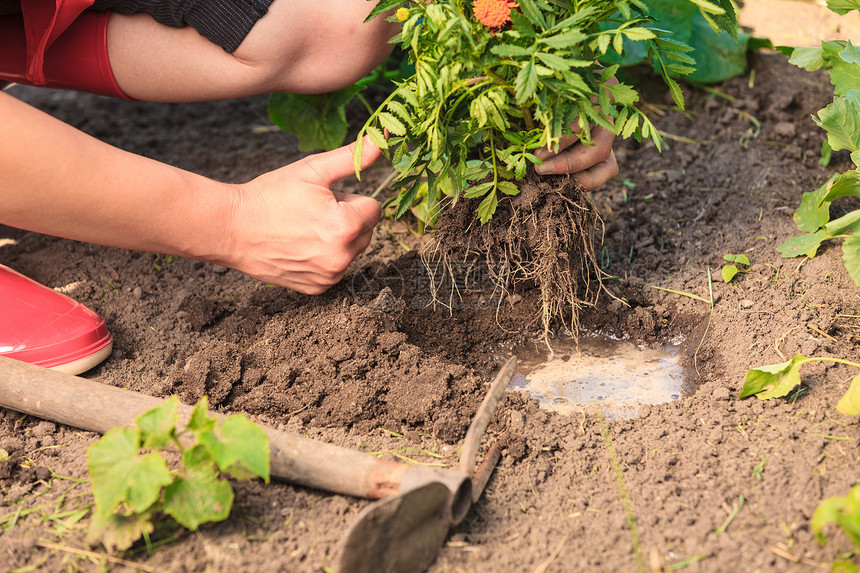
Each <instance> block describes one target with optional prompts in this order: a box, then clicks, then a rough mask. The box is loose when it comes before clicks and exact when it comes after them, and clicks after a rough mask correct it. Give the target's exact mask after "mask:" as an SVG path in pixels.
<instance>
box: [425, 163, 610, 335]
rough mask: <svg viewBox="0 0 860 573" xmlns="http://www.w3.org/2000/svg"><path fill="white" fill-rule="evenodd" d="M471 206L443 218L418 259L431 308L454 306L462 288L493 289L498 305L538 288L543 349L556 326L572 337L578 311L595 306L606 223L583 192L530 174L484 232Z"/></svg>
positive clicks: (466, 203)
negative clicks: (599, 240) (600, 234)
mask: <svg viewBox="0 0 860 573" xmlns="http://www.w3.org/2000/svg"><path fill="white" fill-rule="evenodd" d="M476 201H477V200H476V199H472V200H469V199H467V200H463V201H458V202H457V203H455V204H454V205H452V206H451V208H450V209H447V210H446V211H444V212H443V213H442V215H441V216H440V218H439V221H438V222H437V224H436V231H435V234H434V236H433V238H432V240H431V241H430V242H429V243H428V245H427V247H426V248H425V249H424V251H423V253H422V258H423V260H424V262H425V264H426V266H427V269H428V274H429V275H430V276H431V278H432V280H431V294H432V296H433V298H434V300H437V301H442V302H443V303H444V301H446V300H447V301H448V302H450V301H452V300H453V298H454V297H456V296H459V295H460V294H461V293H460V292H459V289H458V287H459V286H465V288H466V290H475V289H479V290H483V289H486V288H487V287H490V288H491V289H492V291H493V294H494V295H499V296H498V299H497V300H499V303H501V301H502V300H503V299H504V297H505V296H508V295H511V294H514V295H516V294H517V293H518V292H526V291H529V290H532V289H535V288H536V289H537V290H538V291H539V293H540V306H539V313H538V314H539V316H535V321H537V320H539V321H540V328H541V330H542V336H543V338H544V339H545V340H547V341H548V340H549V338H550V336H551V335H552V334H553V329H554V327H555V326H558V325H559V323H560V326H561V327H562V328H564V329H565V330H567V331H569V332H570V333H572V334H573V335H574V336H575V335H576V333H577V332H578V331H579V310H580V309H581V308H582V307H584V306H593V305H594V304H595V303H596V302H597V298H598V296H599V294H600V291H601V290H603V284H602V282H601V270H600V267H599V265H598V261H597V258H596V256H595V254H594V239H595V235H596V233H597V230H598V229H602V226H603V222H602V220H601V218H600V215H599V213H598V211H597V208H596V207H595V205H594V203H592V201H591V198H590V196H589V194H588V192H587V191H585V189H583V188H582V186H580V185H579V184H578V183H577V182H576V180H575V179H573V178H572V177H570V176H550V177H547V176H543V177H540V178H538V177H537V176H535V175H534V174H530V175H529V176H527V177H526V179H524V180H523V182H522V184H521V186H520V193H519V194H518V195H516V196H514V197H512V198H511V199H510V200H502V201H501V202H500V203H499V207H498V208H497V210H496V213H495V215H494V216H493V218H492V219H490V221H488V222H487V223H485V224H483V225H481V224H479V223H478V222H477V221H476V220H475V215H474V213H475V207H476ZM458 275H459V276H458ZM485 276H486V277H487V278H488V279H489V280H488V281H483V282H484V284H482V281H481V280H480V279H481V278H483V277H485ZM487 282H488V283H489V284H486V283H487ZM493 298H494V299H495V298H496V297H495V296H494V297H493Z"/></svg>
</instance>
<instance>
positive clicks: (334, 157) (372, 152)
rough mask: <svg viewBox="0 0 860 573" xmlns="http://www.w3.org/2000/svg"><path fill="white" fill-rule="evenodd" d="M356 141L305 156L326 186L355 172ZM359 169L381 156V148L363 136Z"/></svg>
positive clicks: (371, 163) (369, 164)
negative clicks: (354, 154)
mask: <svg viewBox="0 0 860 573" xmlns="http://www.w3.org/2000/svg"><path fill="white" fill-rule="evenodd" d="M356 145H357V142H352V143H350V144H349V145H346V146H343V147H338V148H337V149H333V150H332V151H326V152H324V153H318V154H316V155H311V156H310V157H307V158H306V159H305V161H306V162H307V164H308V165H309V166H310V167H311V168H312V169H313V170H314V171H315V172H316V173H317V175H319V176H320V178H321V179H322V180H323V182H324V183H325V185H326V186H328V187H331V185H332V184H333V183H335V182H336V181H339V180H341V179H343V178H344V177H347V176H349V175H352V174H353V173H355V165H354V163H353V153H354V151H355V146H356ZM360 152H361V169H366V168H367V167H370V166H371V165H373V164H374V163H375V162H376V160H377V159H379V158H380V157H381V156H382V150H381V149H380V148H379V147H378V146H376V145H374V143H373V142H372V141H370V138H369V137H367V136H365V137H364V138H362V140H361V149H360Z"/></svg>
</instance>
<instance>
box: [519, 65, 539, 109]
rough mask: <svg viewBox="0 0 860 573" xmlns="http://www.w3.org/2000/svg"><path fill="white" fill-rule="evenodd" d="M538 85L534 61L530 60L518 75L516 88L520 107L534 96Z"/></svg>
mask: <svg viewBox="0 0 860 573" xmlns="http://www.w3.org/2000/svg"><path fill="white" fill-rule="evenodd" d="M537 83H538V76H537V70H535V64H534V61H531V60H530V61H528V62H526V64H525V65H524V66H523V67H522V68H521V69H520V71H519V73H518V74H517V80H516V83H515V86H514V88H515V90H516V95H517V104H518V105H522V104H524V103H525V102H527V101H528V100H529V99H531V98H532V97H533V96H534V94H535V90H536V89H537Z"/></svg>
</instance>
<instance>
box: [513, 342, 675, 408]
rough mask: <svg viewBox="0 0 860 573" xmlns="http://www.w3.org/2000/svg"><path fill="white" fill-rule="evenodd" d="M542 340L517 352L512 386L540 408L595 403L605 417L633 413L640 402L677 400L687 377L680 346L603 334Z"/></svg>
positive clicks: (660, 402)
mask: <svg viewBox="0 0 860 573" xmlns="http://www.w3.org/2000/svg"><path fill="white" fill-rule="evenodd" d="M579 345H580V352H577V349H576V344H575V343H574V342H573V340H570V339H561V340H555V341H553V349H554V350H555V355H554V356H550V352H549V349H547V347H546V345H544V344H542V343H536V344H535V345H534V346H533V347H532V348H530V349H526V350H524V351H523V350H521V351H519V353H518V354H517V373H516V374H515V375H514V377H513V379H512V380H511V383H510V386H509V388H510V389H514V390H522V391H525V392H528V393H529V394H530V395H531V396H533V397H534V398H537V399H538V400H539V401H540V404H541V407H542V408H546V409H548V410H553V411H555V412H558V413H560V414H572V413H574V412H578V411H581V410H582V409H583V408H585V409H592V408H598V409H599V410H601V411H602V412H603V415H604V416H606V417H607V418H632V417H635V416H636V414H637V412H638V410H639V407H640V406H641V405H643V404H663V403H665V402H671V401H672V400H679V399H680V398H681V395H682V393H683V392H684V390H685V389H686V380H687V378H688V376H687V375H686V372H685V370H684V368H682V367H681V357H680V353H679V352H678V349H679V346H677V345H672V344H666V345H662V346H637V345H635V344H631V343H629V342H624V341H616V340H610V339H605V338H596V337H589V338H585V337H582V338H580V341H579Z"/></svg>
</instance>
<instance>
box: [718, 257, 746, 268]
mask: <svg viewBox="0 0 860 573" xmlns="http://www.w3.org/2000/svg"><path fill="white" fill-rule="evenodd" d="M723 260H724V261H729V262H731V263H737V264H739V265H746V266H749V265H750V259H749V257H747V256H746V255H723Z"/></svg>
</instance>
